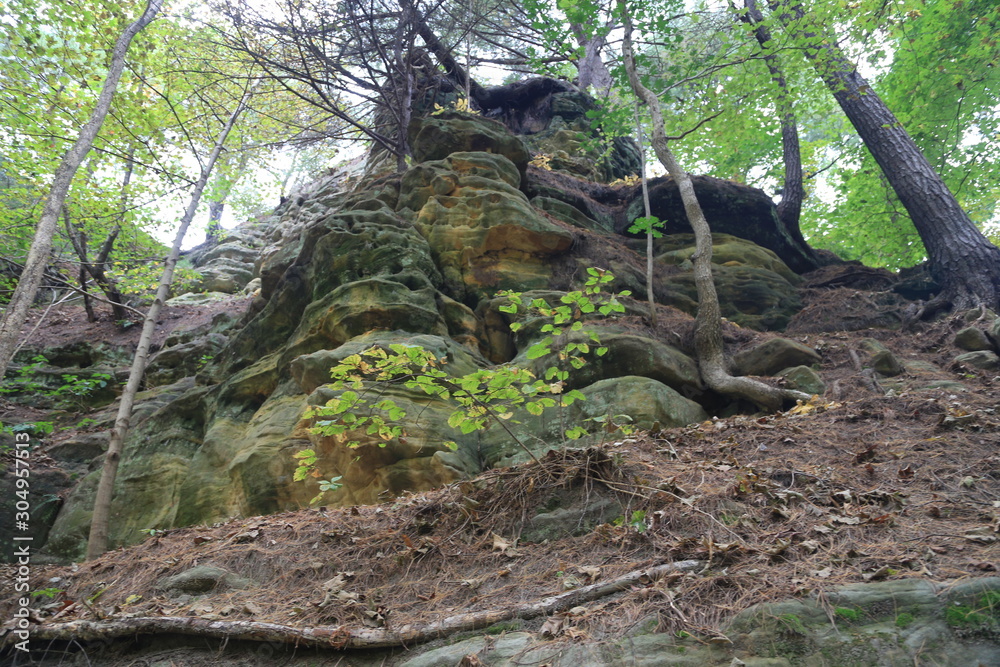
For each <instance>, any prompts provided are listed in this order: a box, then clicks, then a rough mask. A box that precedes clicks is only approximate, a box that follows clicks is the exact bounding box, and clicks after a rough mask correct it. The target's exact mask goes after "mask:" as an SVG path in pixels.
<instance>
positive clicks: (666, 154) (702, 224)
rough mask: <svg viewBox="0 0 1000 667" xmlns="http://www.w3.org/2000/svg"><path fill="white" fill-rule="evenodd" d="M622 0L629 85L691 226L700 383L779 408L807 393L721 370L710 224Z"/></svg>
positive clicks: (719, 318)
mask: <svg viewBox="0 0 1000 667" xmlns="http://www.w3.org/2000/svg"><path fill="white" fill-rule="evenodd" d="M625 2H626V0H618V6H619V7H620V8H621V12H622V16H623V23H624V28H625V37H624V40H623V41H622V57H623V60H624V61H625V71H626V73H627V74H628V80H629V83H630V84H631V86H632V90H633V91H634V92H635V94H636V96H637V97H638V98H639V99H640V100H642V102H643V103H644V104H645V105H646V106H648V107H649V113H650V116H652V121H653V122H652V131H653V139H652V145H653V151H654V152H655V153H656V157H657V158H658V159H659V160H660V163H661V164H662V165H663V166H664V167H665V168H666V170H667V172H669V174H670V177H671V178H673V179H674V182H675V183H677V187H678V188H679V189H680V194H681V201H683V202H684V212H685V213H686V214H687V218H688V222H689V223H690V224H691V229H692V230H693V231H694V236H695V253H694V255H693V256H692V257H691V259H692V261H693V262H694V283H695V288H696V289H697V291H698V314H697V317H696V319H695V332H694V336H695V350H696V352H697V353H698V368H699V370H700V371H701V377H702V379H703V380H704V381H705V384H707V385H708V386H709V387H710V388H712V389H714V390H715V391H717V392H719V393H721V394H726V395H729V396H735V397H737V398H744V399H747V400H750V401H752V402H754V403H756V404H757V405H758V406H760V407H762V408H764V409H768V410H776V409H779V408H780V407H781V406H782V404H783V403H784V402H785V401H786V400H809V398H810V396H809V395H808V394H806V393H803V392H800V391H792V390H789V389H779V388H777V387H772V386H770V385H767V384H764V383H763V382H758V381H757V380H751V379H750V378H747V377H734V376H732V375H730V374H729V371H728V370H726V360H725V354H724V346H723V340H722V313H721V311H720V310H719V297H718V294H717V293H716V291H715V282H714V281H713V279H712V230H711V229H710V228H709V226H708V221H707V220H706V219H705V214H704V213H703V212H702V210H701V205H700V204H699V203H698V197H697V196H696V195H695V191H694V185H693V184H692V183H691V177H690V176H689V175H688V174H687V172H686V171H684V170H683V169H682V168H681V166H680V164H678V162H677V160H676V159H675V158H674V154H673V151H671V150H670V146H669V145H668V143H667V133H666V130H665V129H664V124H663V113H662V111H661V110H660V100H659V99H657V97H656V95H654V94H653V92H652V91H651V90H649V89H648V88H646V87H645V86H644V85H643V84H642V81H640V79H639V74H638V72H637V70H636V65H635V54H634V52H633V50H632V31H633V27H632V18H631V16H629V12H628V7H627V5H626V4H625Z"/></svg>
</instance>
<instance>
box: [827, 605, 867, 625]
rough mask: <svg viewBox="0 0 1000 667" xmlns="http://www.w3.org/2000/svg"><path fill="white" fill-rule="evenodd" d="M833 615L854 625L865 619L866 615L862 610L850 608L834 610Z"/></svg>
mask: <svg viewBox="0 0 1000 667" xmlns="http://www.w3.org/2000/svg"><path fill="white" fill-rule="evenodd" d="M833 613H834V614H836V615H837V616H839V617H840V618H843V619H846V620H848V621H851V622H852V623H857V622H858V621H862V620H864V618H865V613H864V612H863V611H861V610H860V609H851V608H849V607H837V608H836V609H834V610H833Z"/></svg>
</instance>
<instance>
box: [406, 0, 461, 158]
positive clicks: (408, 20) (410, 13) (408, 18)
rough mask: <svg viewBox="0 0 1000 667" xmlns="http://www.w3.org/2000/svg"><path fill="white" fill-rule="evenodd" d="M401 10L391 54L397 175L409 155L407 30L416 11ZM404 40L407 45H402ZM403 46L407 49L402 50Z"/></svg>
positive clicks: (410, 44)
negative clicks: (394, 76) (394, 78)
mask: <svg viewBox="0 0 1000 667" xmlns="http://www.w3.org/2000/svg"><path fill="white" fill-rule="evenodd" d="M401 9H402V13H401V15H400V17H399V23H398V24H397V25H396V48H395V51H394V53H393V56H394V59H395V61H396V70H397V71H398V77H399V85H397V86H394V90H393V92H394V94H395V97H396V104H397V113H398V114H399V122H398V129H397V136H396V171H397V172H399V173H403V172H404V171H406V156H407V155H409V154H410V143H409V141H408V139H407V131H408V128H409V126H410V115H411V114H412V112H413V110H412V107H413V69H412V68H411V67H410V62H409V60H410V55H411V54H412V53H413V31H412V30H408V29H407V28H408V26H409V25H410V24H411V23H412V22H413V16H414V14H415V13H416V9H415V8H414V7H413V5H412V4H411V3H409V2H407V3H403V4H402V5H401ZM404 39H406V41H407V42H408V43H407V44H404ZM404 46H406V47H408V48H406V49H404V48H403V47H404ZM466 99H468V98H466Z"/></svg>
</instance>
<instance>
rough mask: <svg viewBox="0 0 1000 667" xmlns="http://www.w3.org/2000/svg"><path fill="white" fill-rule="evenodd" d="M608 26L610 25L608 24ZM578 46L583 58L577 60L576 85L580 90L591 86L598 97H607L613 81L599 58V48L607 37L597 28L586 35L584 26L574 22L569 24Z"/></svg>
mask: <svg viewBox="0 0 1000 667" xmlns="http://www.w3.org/2000/svg"><path fill="white" fill-rule="evenodd" d="M609 27H610V26H609ZM570 30H572V31H573V34H574V36H576V39H577V41H579V42H580V46H582V47H583V53H584V55H583V58H582V59H581V60H580V61H579V62H577V64H576V67H577V71H578V78H577V86H579V88H580V90H582V91H586V90H587V88H588V87H590V86H593V87H594V90H595V91H596V92H597V94H598V95H599V96H600V97H607V96H608V95H609V94H610V93H611V86H612V84H613V81H612V79H611V73H610V72H609V71H608V67H607V65H605V64H604V60H603V59H602V58H601V50H603V49H604V47H605V46H606V45H607V39H606V38H605V36H604V35H603V34H602V32H601V31H600V30H599V29H598V30H597V31H596V32H595V34H594V35H593V36H591V37H589V38H588V37H587V34H586V30H585V28H584V26H582V25H580V24H579V23H574V24H572V25H571V26H570Z"/></svg>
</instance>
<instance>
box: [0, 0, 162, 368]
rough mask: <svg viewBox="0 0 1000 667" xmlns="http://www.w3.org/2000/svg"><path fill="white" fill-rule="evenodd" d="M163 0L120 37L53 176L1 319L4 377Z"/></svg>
mask: <svg viewBox="0 0 1000 667" xmlns="http://www.w3.org/2000/svg"><path fill="white" fill-rule="evenodd" d="M162 4H163V0H148V2H147V4H146V8H145V10H144V11H143V13H142V15H141V16H140V17H139V19H138V20H136V21H135V22H134V23H132V24H131V25H129V26H128V27H127V28H126V29H125V31H124V32H122V34H121V36H119V37H118V40H117V41H116V42H115V47H114V49H113V50H112V52H111V65H110V67H109V68H108V75H107V76H106V77H105V79H104V86H103V88H101V93H100V95H98V97H97V105H96V106H95V107H94V111H93V112H92V113H91V115H90V119H89V120H88V121H87V123H86V125H84V126H83V128H82V129H81V130H80V134H79V136H78V137H77V139H76V141H75V142H74V143H73V146H72V147H71V148H70V149H69V151H68V152H67V153H66V155H65V157H63V160H62V163H60V165H59V167H58V168H57V169H56V173H55V175H54V177H53V179H52V188H51V189H50V190H49V196H48V198H47V199H46V201H45V207H44V208H43V209H42V216H41V218H40V219H39V221H38V227H37V228H36V229H35V238H34V239H33V240H32V242H31V250H29V251H28V259H27V261H26V262H25V265H24V271H23V272H22V273H21V278H20V280H19V281H18V283H17V289H15V290H14V294H13V295H12V296H11V299H10V303H8V304H7V310H6V311H5V312H4V317H3V321H2V322H0V379H2V378H3V376H4V374H5V373H6V372H7V366H8V365H9V364H10V360H11V357H13V352H14V348H15V347H16V346H17V339H18V337H19V335H20V333H21V327H22V326H24V322H25V320H26V319H27V315H28V308H29V307H30V306H31V303H32V302H33V301H34V300H35V294H36V293H37V292H38V286H39V285H41V282H42V276H43V274H44V273H45V267H46V265H47V264H48V262H49V255H50V254H51V253H52V237H53V236H54V234H55V231H56V223H57V221H58V220H59V215H60V212H61V211H62V207H63V203H64V202H65V201H66V196H67V195H68V194H69V188H70V185H71V184H72V182H73V176H74V175H75V174H76V171H77V169H79V167H80V163H81V162H83V159H84V157H86V155H87V153H89V152H90V149H91V147H92V146H93V145H94V139H96V138H97V133H98V132H99V131H100V129H101V125H102V124H103V123H104V118H105V117H106V116H107V115H108V111H109V110H110V109H111V101H112V99H113V98H114V95H115V90H116V89H117V88H118V81H119V80H120V79H121V75H122V71H123V70H124V69H125V56H126V54H127V53H128V48H129V45H130V44H131V43H132V39H133V38H134V37H135V36H136V35H137V34H139V32H140V31H141V30H142V29H143V28H145V27H146V26H147V25H149V23H150V22H151V21H152V20H153V18H154V17H155V16H156V13H157V12H158V11H159V10H160V6H161V5H162Z"/></svg>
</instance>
